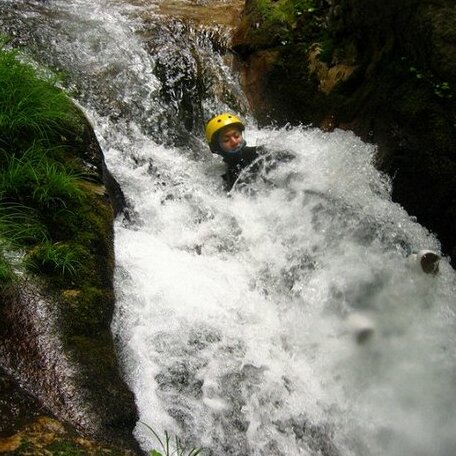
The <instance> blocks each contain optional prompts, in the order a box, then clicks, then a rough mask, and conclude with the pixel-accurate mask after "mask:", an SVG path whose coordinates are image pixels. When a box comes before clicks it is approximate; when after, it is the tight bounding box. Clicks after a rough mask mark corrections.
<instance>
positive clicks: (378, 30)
mask: <svg viewBox="0 0 456 456" xmlns="http://www.w3.org/2000/svg"><path fill="white" fill-rule="evenodd" d="M265 5H266V6H265ZM300 5H301V6H300V8H301V9H298V7H297V6H296V2H294V3H293V2H291V1H284V0H282V1H280V2H273V1H269V2H264V1H263V2H259V1H257V0H247V1H246V8H245V12H244V16H243V18H242V23H241V25H240V27H239V28H238V31H237V33H236V35H235V37H234V40H233V48H234V50H235V51H236V52H237V53H238V55H239V57H240V59H239V68H240V72H241V80H242V82H243V84H244V87H245V89H246V91H247V94H248V97H249V100H250V103H251V105H252V108H253V110H254V111H255V113H256V116H257V118H258V119H259V120H260V122H262V123H269V122H272V121H274V122H278V123H279V124H283V123H286V122H291V123H295V124H296V123H303V124H312V125H314V126H319V127H321V128H324V129H328V130H330V129H333V128H344V129H350V130H353V131H354V132H355V133H356V134H358V135H359V136H361V137H362V138H363V139H364V140H366V141H370V142H373V143H375V144H377V145H378V156H377V165H378V167H379V168H380V169H381V170H383V171H385V172H386V173H388V174H389V175H390V176H391V177H392V179H393V199H394V200H395V201H397V202H399V203H400V204H401V205H402V206H404V207H405V208H406V209H407V211H408V212H409V213H410V214H411V215H414V216H416V217H417V219H418V221H419V222H420V223H421V224H423V225H424V226H426V227H427V228H428V229H430V230H431V231H433V232H435V233H436V234H437V235H438V237H439V239H440V241H441V243H442V246H443V250H444V252H445V253H446V254H448V255H450V256H451V257H452V261H453V264H454V261H455V260H456V234H455V233H456V158H455V151H456V108H455V99H456V29H455V28H454V24H455V21H456V6H455V4H454V1H452V0H436V1H427V0H387V1H384V2H378V1H375V0H331V1H316V0H314V1H310V0H309V1H308V2H301V4H300ZM285 6H287V9H286V8H285ZM280 8H282V10H280ZM279 11H280V12H281V14H278V13H279ZM284 11H288V13H287V14H284Z"/></svg>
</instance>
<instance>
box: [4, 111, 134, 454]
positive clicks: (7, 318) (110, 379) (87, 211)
mask: <svg viewBox="0 0 456 456" xmlns="http://www.w3.org/2000/svg"><path fill="white" fill-rule="evenodd" d="M81 123H82V124H85V127H84V133H83V137H82V138H81V137H78V138H77V139H76V138H71V137H69V138H66V141H67V144H66V145H67V150H68V151H69V153H70V154H72V155H74V157H73V158H75V159H77V160H78V161H79V163H80V164H81V170H80V172H81V175H83V176H84V179H83V180H82V181H81V184H80V185H81V187H82V188H83V189H84V191H85V193H86V198H85V199H84V201H83V202H81V206H80V207H79V208H78V211H77V213H76V212H75V217H77V219H76V221H74V220H73V221H64V220H62V223H61V225H60V226H58V227H55V230H56V231H57V232H58V233H59V236H61V238H62V239H68V238H73V239H75V244H74V245H75V246H81V248H82V247H84V249H86V251H87V252H90V254H89V255H87V256H86V262H87V264H86V265H81V268H80V272H79V273H78V275H74V276H59V275H56V274H53V273H49V274H44V275H43V274H42V275H40V276H36V275H31V276H28V277H27V276H23V278H22V279H21V280H20V282H19V283H14V284H13V285H11V286H9V287H8V288H5V289H3V290H2V291H1V305H0V340H1V344H0V366H1V367H2V369H3V370H4V371H6V373H8V374H9V378H14V379H15V380H16V381H17V382H18V383H19V384H20V385H21V387H22V388H23V389H24V390H26V391H27V392H28V393H30V394H31V395H32V396H34V397H35V404H39V409H38V410H37V411H36V413H31V412H30V416H28V415H27V413H25V411H24V413H19V416H17V417H13V416H12V418H11V422H10V423H9V424H8V426H6V427H5V428H2V429H1V434H0V436H1V435H3V436H9V435H12V433H14V432H17V431H18V430H19V426H18V425H21V426H24V425H25V426H26V427H27V426H29V425H30V422H31V420H32V419H35V418H36V416H37V415H38V414H39V415H47V416H48V417H49V416H54V417H56V418H58V419H59V420H62V421H63V422H66V423H69V424H71V425H72V427H73V429H76V430H77V431H79V432H82V433H83V434H84V435H86V436H89V437H92V438H93V439H95V440H96V441H98V442H105V443H106V442H107V443H109V444H112V445H115V446H116V447H118V448H123V449H128V450H129V451H133V452H137V453H139V446H138V444H137V443H136V442H135V440H134V438H133V436H132V431H133V428H134V426H135V425H136V422H137V420H138V416H137V411H136V406H135V402H134V397H133V395H132V393H131V392H130V391H129V390H128V388H127V387H126V385H125V383H124V382H123V380H122V378H121V372H120V369H119V365H118V362H117V357H116V352H115V347H114V343H113V340H112V334H111V330H110V324H111V318H112V313H113V309H114V293H113V284H112V275H113V268H114V253H113V218H114V209H113V206H115V207H116V208H117V210H120V209H121V207H122V201H123V196H122V194H121V192H120V189H119V188H118V186H117V185H116V182H115V180H114V179H113V178H112V176H110V175H109V173H108V171H107V170H106V167H105V165H104V159H103V154H102V151H101V149H100V147H99V145H98V142H97V140H96V138H95V135H94V133H93V130H92V128H91V126H90V125H89V124H88V123H87V121H86V120H85V119H84V117H83V115H82V114H81ZM70 218H71V216H70ZM67 222H68V223H67ZM70 222H71V223H70ZM75 226H76V227H77V228H76V230H75V231H74V227H75ZM73 231H74V232H73ZM75 248H78V247H75ZM4 393H5V391H0V403H1V401H2V400H3V401H4V400H5V398H4V397H3V398H2V396H1V395H2V394H4ZM19 403H21V401H19ZM30 407H31V408H33V407H35V408H36V405H35V406H33V404H32V405H31V406H30ZM62 432H63V431H62ZM13 440H14V439H13ZM18 454H20V453H18ZM87 454H90V453H87ZM125 454H127V452H125Z"/></svg>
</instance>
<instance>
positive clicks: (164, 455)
mask: <svg viewBox="0 0 456 456" xmlns="http://www.w3.org/2000/svg"><path fill="white" fill-rule="evenodd" d="M142 424H143V425H144V426H145V427H146V428H147V429H148V430H149V431H150V432H152V434H153V435H154V437H155V438H156V439H157V441H158V443H159V444H160V447H161V450H160V451H158V450H155V449H154V450H151V451H150V452H149V456H171V455H176V456H198V455H199V454H202V452H203V450H202V448H192V449H190V450H189V449H187V448H186V447H185V446H184V445H182V442H181V441H180V440H179V438H178V437H175V438H174V444H172V443H171V440H172V439H171V436H170V435H169V433H168V431H165V435H164V438H160V436H159V435H158V434H157V433H156V432H155V431H154V430H153V429H152V428H151V427H150V426H149V425H147V424H146V423H142ZM172 447H174V449H173V448H172ZM161 451H163V452H161Z"/></svg>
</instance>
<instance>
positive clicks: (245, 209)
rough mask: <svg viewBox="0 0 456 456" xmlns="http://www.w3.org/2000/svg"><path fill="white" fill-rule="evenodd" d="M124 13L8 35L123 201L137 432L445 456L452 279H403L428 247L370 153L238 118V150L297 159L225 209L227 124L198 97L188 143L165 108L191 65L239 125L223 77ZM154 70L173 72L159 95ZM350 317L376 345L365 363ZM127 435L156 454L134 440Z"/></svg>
mask: <svg viewBox="0 0 456 456" xmlns="http://www.w3.org/2000/svg"><path fill="white" fill-rule="evenodd" d="M2 3H3V6H5V5H8V3H11V2H8V1H5V0H3V1H2ZM138 12H140V10H139V7H133V6H128V5H126V4H123V3H122V2H108V1H107V0H104V1H99V2H94V3H92V2H90V1H89V0H78V1H72V2H67V1H63V0H62V1H53V2H50V3H49V4H43V3H42V2H36V3H34V2H28V3H27V6H26V7H25V6H24V10H23V11H17V12H15V14H16V15H17V16H15V17H14V18H9V19H8V21H9V22H7V21H6V19H4V22H3V26H4V27H7V26H8V27H10V28H11V27H12V28H13V29H14V27H18V25H17V24H19V26H20V28H21V29H23V30H29V33H30V34H31V35H32V38H30V37H28V38H24V40H25V41H27V40H28V41H29V42H32V43H38V45H39V46H40V49H41V50H40V51H39V52H38V54H37V55H39V56H40V57H41V58H42V59H43V61H45V62H48V63H49V62H50V63H52V64H53V65H54V66H57V67H59V68H62V69H64V70H65V71H67V72H68V73H69V82H68V84H69V85H70V86H71V87H72V88H73V90H74V93H75V96H76V98H77V99H78V100H79V102H80V103H81V105H82V106H83V108H84V109H85V110H86V112H87V114H88V115H89V117H90V119H91V120H92V122H93V124H94V127H95V130H96V133H97V136H98V138H99V140H100V143H101V145H102V148H103V151H104V153H105V157H106V161H107V164H108V167H109V169H110V170H111V172H112V173H113V174H114V176H115V177H116V178H117V180H118V181H119V183H120V184H121V186H122V189H123V191H124V193H125V195H126V198H127V200H128V204H129V213H130V219H129V220H128V219H126V218H124V217H122V216H121V217H119V219H118V220H117V221H116V226H115V250H116V261H117V271H116V284H115V286H116V294H117V309H116V315H115V320H114V323H113V331H114V334H115V336H116V339H117V341H118V344H119V351H120V353H119V356H120V357H121V360H122V363H123V366H124V370H125V373H126V380H127V382H128V384H129V385H130V387H131V388H132V390H133V392H134V394H135V397H136V400H137V404H138V408H139V412H140V420H141V421H142V422H144V423H147V424H148V425H149V426H151V427H153V428H154V429H155V430H156V431H157V432H158V433H159V434H160V435H163V432H164V430H168V431H169V432H170V433H172V434H175V435H178V436H179V437H180V438H182V439H183V441H185V442H186V443H187V444H188V445H190V446H201V447H204V448H205V453H204V454H206V455H219V456H220V455H237V456H247V455H258V456H259V455H268V456H275V455H277V456H278V455H287V456H298V455H325V456H335V455H341V456H349V455H357V456H370V455H386V456H399V455H401V456H412V455H413V456H416V455H423V456H425V455H426V456H428V455H431V454H432V455H436V456H449V455H451V454H455V452H456V438H455V435H456V434H455V432H454V431H455V426H456V416H455V415H454V412H453V410H454V409H455V407H456V394H455V384H456V375H455V372H456V370H455V367H456V359H455V349H454V347H455V334H456V333H455V315H454V296H455V285H456V282H455V275H454V271H453V270H452V269H451V268H450V266H449V265H448V263H447V261H446V260H443V261H442V263H441V267H440V273H439V274H438V275H436V276H431V275H426V274H423V273H420V272H419V271H417V270H414V269H413V268H410V267H409V266H408V265H407V261H406V256H407V254H408V253H410V251H413V250H418V249H421V248H431V249H435V250H438V249H439V243H438V241H437V240H436V239H435V238H434V237H433V236H432V235H430V234H429V233H428V232H427V230H426V229H424V228H423V227H421V226H420V225H419V224H417V223H416V222H415V221H414V220H413V218H411V217H410V216H409V215H408V214H407V213H406V212H405V211H404V210H403V209H402V208H401V207H400V206H399V205H397V204H395V203H393V202H392V201H391V198H390V182H389V181H388V179H386V178H385V177H384V176H382V175H381V174H380V173H378V172H377V171H376V170H375V168H374V166H373V164H372V162H373V158H374V154H375V147H374V146H372V145H368V144H365V143H363V142H362V141H361V140H359V139H358V138H357V137H355V136H354V135H353V134H351V133H348V132H342V131H335V132H334V133H323V132H321V131H320V130H318V129H310V128H298V127H293V128H280V129H273V128H262V129H259V128H257V127H256V126H255V123H254V121H253V120H252V119H249V121H248V127H247V135H246V138H247V141H248V143H249V144H250V145H254V144H263V145H266V146H267V150H268V152H269V154H270V157H271V158H272V159H274V157H278V156H279V155H280V154H281V152H283V151H286V152H287V153H288V154H290V155H292V156H293V157H294V158H293V159H292V160H289V161H286V162H277V166H275V167H274V168H273V169H269V170H263V171H262V172H260V175H259V176H257V179H255V180H253V181H252V182H251V183H249V184H248V185H245V186H239V187H237V188H236V187H235V189H234V190H233V191H232V192H231V193H230V194H229V195H227V194H226V192H225V191H224V190H223V185H222V180H221V178H220V175H221V174H223V169H224V168H223V164H222V163H221V160H220V159H219V158H218V157H215V156H211V154H210V153H209V151H208V149H207V147H206V146H205V144H204V142H203V133H202V131H201V128H200V127H201V119H203V118H208V117H210V115H212V114H214V113H215V112H217V111H222V110H225V109H227V108H232V109H234V106H233V105H232V104H230V103H228V102H227V101H226V99H224V98H223V97H222V98H220V96H219V95H217V94H219V93H220V91H216V90H214V91H213V92H210V90H209V89H210V84H207V85H208V87H209V89H208V92H207V93H206V95H204V96H203V97H202V99H201V100H195V102H197V104H198V103H199V105H198V106H196V107H193V108H192V109H193V113H194V115H195V117H197V118H199V119H200V122H199V124H198V123H195V124H194V125H190V126H189V125H187V127H186V128H183V127H181V126H180V116H181V115H183V114H182V112H181V110H180V109H181V108H180V106H181V104H182V101H183V100H184V98H185V93H184V92H185V89H186V88H187V89H189V87H190V89H191V88H194V85H192V84H190V85H188V79H189V78H190V76H189V74H191V71H192V68H196V67H198V65H197V63H198V64H199V65H201V64H202V63H203V64H204V65H206V67H205V68H206V70H205V71H206V72H207V74H208V75H209V76H207V78H208V79H207V81H209V82H212V83H214V84H215V83H217V84H218V83H219V82H220V81H223V80H227V81H228V84H227V86H226V87H227V88H226V89H225V91H223V90H222V91H221V92H226V91H230V93H231V98H230V97H228V98H229V99H233V98H234V99H236V100H237V101H236V102H235V104H236V103H237V106H243V103H244V101H243V99H242V95H240V94H239V89H238V88H237V87H236V83H235V78H234V77H232V75H231V74H230V70H229V69H228V68H227V67H226V66H224V64H223V60H222V58H221V57H220V55H218V54H217V53H214V52H213V51H212V50H211V46H210V42H209V40H208V39H205V38H204V36H206V35H204V36H203V35H200V36H199V35H198V34H197V33H196V32H195V31H191V33H190V35H182V36H183V38H182V37H180V33H181V32H182V33H183V31H185V30H187V28H186V27H185V26H183V25H182V24H174V26H175V27H176V28H172V27H170V26H169V25H167V26H165V25H163V27H164V28H163V29H160V25H159V22H157V23H156V24H154V25H153V27H152V28H153V29H158V30H159V32H157V33H156V34H155V35H154V36H155V38H153V39H150V40H151V41H149V44H148V46H146V45H145V44H144V42H143V39H142V32H144V28H143V27H144V26H143V25H142V23H141V20H140V16H138ZM0 23H1V22H0ZM38 25H39V27H38ZM38 28H39V29H40V31H39V33H38V32H36V31H35V32H33V33H32V32H30V30H35V29H36V30H38ZM187 31H188V30H187ZM139 32H141V34H140V33H139ZM16 33H19V32H16ZM189 36H190V38H189ZM171 37H172V39H171ZM206 38H207V36H206ZM180 39H183V40H184V41H185V40H187V41H185V42H184V41H179V40H180ZM192 40H194V41H192ZM151 43H152V44H151ZM150 50H153V51H154V53H152V54H151V53H150V52H148V51H150ZM195 55H197V57H195ZM160 59H161V61H162V64H163V62H169V61H172V62H174V63H173V64H174V65H175V67H174V69H175V70H177V71H176V72H174V73H173V76H172V77H171V76H170V73H169V68H168V73H166V72H165V73H166V74H167V75H168V76H167V79H166V80H165V81H163V80H160V79H159V78H158V77H157V75H156V71H154V70H155V69H156V67H157V65H158V63H157V62H160ZM173 59H174V60H173ZM192 59H193V60H192ZM195 59H197V63H195ZM182 62H185V66H181V65H182ZM182 81H185V84H184V83H182V84H180V82H182ZM179 84H180V85H179ZM164 86H167V87H168V91H167V93H166V94H165V95H163V91H164ZM190 89H189V90H190ZM233 94H234V95H233ZM173 109H174V110H175V111H173ZM173 112H174V113H175V116H174V118H173V115H172V114H173ZM170 117H171V118H172V121H171V120H169V118H170ZM184 117H185V116H184ZM187 120H188V119H187ZM184 130H185V131H187V135H188V136H185V135H183V134H182V131H184ZM355 314H356V315H362V316H364V317H368V318H369V319H370V321H371V322H372V323H373V325H374V326H375V332H374V334H373V336H372V337H371V338H370V339H369V340H368V341H367V343H365V344H357V343H356V341H355V338H354V334H353V331H352V330H351V327H350V325H349V321H350V318H351V317H352V316H353V315H355ZM136 436H137V438H138V439H139V440H140V441H141V443H142V445H143V447H144V448H145V449H150V448H152V447H157V445H156V441H155V440H154V438H153V436H152V435H151V433H150V432H149V431H148V430H147V429H146V428H145V427H144V426H143V425H142V424H141V423H138V426H137V429H136Z"/></svg>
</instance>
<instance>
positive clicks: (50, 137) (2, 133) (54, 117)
mask: <svg viewBox="0 0 456 456" xmlns="http://www.w3.org/2000/svg"><path fill="white" fill-rule="evenodd" d="M57 82H58V81H57V79H49V78H48V79H40V78H38V77H37V74H36V70H35V69H34V68H32V67H31V66H30V65H27V64H25V63H22V62H21V61H20V60H19V59H18V53H17V52H13V51H5V50H0V146H3V147H8V148H11V147H16V148H21V147H23V145H24V143H25V144H27V143H30V142H31V141H35V142H36V141H40V142H42V143H43V144H45V145H50V144H54V143H55V142H59V141H60V140H61V138H65V136H66V135H67V134H72V133H74V132H75V131H76V130H78V129H80V126H79V121H80V118H79V116H78V115H77V111H76V108H75V107H74V106H73V104H72V102H71V100H70V99H69V98H68V97H67V96H66V95H65V93H64V92H63V91H61V90H59V89H58V88H57V87H56V84H57Z"/></svg>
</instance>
